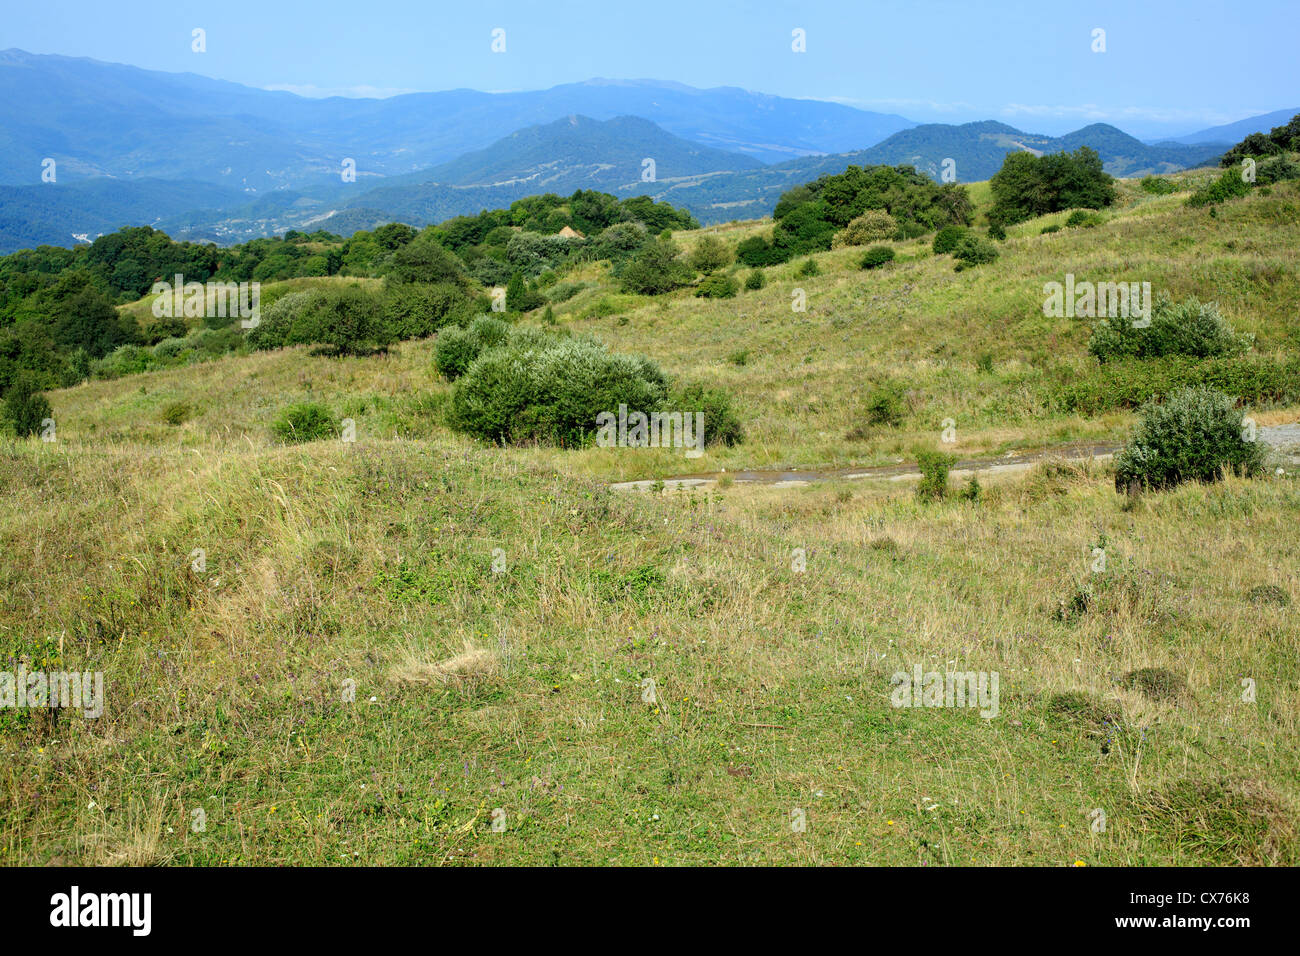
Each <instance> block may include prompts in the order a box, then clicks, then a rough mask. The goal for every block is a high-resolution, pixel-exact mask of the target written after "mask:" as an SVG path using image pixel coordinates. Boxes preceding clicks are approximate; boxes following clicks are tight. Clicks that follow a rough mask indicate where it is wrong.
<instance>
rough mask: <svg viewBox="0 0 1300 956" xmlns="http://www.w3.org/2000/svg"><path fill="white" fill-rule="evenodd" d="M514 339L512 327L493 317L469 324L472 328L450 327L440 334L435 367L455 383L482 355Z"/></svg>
mask: <svg viewBox="0 0 1300 956" xmlns="http://www.w3.org/2000/svg"><path fill="white" fill-rule="evenodd" d="M534 334H536V333H534ZM511 336H512V330H511V327H510V326H509V325H508V324H507V323H506V322H504V321H502V320H501V319H498V318H496V317H495V316H491V315H480V316H479V317H478V318H476V319H475V320H474V321H473V322H471V323H470V324H469V328H461V327H460V326H458V325H450V326H447V328H445V329H443V330H442V331H441V332H439V333H438V341H437V343H436V344H435V345H434V347H433V364H434V366H435V367H436V368H437V369H438V372H439V373H440V374H441V375H442V377H443V378H445V379H446V380H447V381H449V382H451V381H455V380H456V379H457V378H459V377H460V376H461V375H463V374H465V370H466V369H467V368H469V367H470V365H471V364H472V363H473V361H474V360H475V359H476V358H478V357H479V355H481V354H482V353H483V352H485V351H487V350H488V349H492V348H496V347H498V346H501V345H505V344H506V342H507V341H508V340H509V339H510V338H511Z"/></svg>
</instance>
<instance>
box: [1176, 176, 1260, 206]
mask: <svg viewBox="0 0 1300 956" xmlns="http://www.w3.org/2000/svg"><path fill="white" fill-rule="evenodd" d="M1249 192H1250V183H1248V182H1246V181H1245V180H1244V179H1242V178H1241V170H1239V169H1229V170H1228V171H1227V172H1225V173H1223V174H1222V175H1221V176H1219V178H1218V179H1216V180H1214V181H1213V182H1212V183H1210V184H1209V185H1208V186H1202V187H1201V188H1200V189H1198V190H1196V191H1195V192H1194V193H1192V194H1191V195H1190V196H1188V197H1187V205H1189V206H1195V207H1199V206H1212V205H1214V204H1216V203H1221V202H1225V201H1227V200H1229V199H1237V198H1239V197H1241V196H1245V195H1247V194H1248V193H1249Z"/></svg>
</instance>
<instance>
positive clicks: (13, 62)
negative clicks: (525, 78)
mask: <svg viewBox="0 0 1300 956" xmlns="http://www.w3.org/2000/svg"><path fill="white" fill-rule="evenodd" d="M572 114H580V115H584V116H590V117H593V118H595V119H602V120H603V119H612V118H614V117H617V116H642V117H645V118H647V119H649V120H651V121H652V122H654V123H656V124H657V125H659V126H660V127H662V128H663V129H665V130H667V131H668V132H670V133H672V134H674V135H676V136H680V137H682V138H683V139H687V140H690V141H692V142H695V143H699V144H701V145H704V146H709V147H712V148H715V149H725V150H729V151H733V152H739V153H743V154H746V155H748V156H752V157H754V158H756V159H759V160H762V161H767V162H773V161H780V160H785V159H789V158H792V157H795V156H804V155H810V154H816V153H831V152H840V151H843V150H846V149H854V148H859V147H861V146H863V145H870V144H871V143H876V142H879V141H880V140H882V139H884V138H885V137H886V136H889V135H890V134H891V133H895V132H897V131H898V130H900V129H904V128H906V127H908V126H911V125H913V124H912V122H911V121H910V120H907V119H904V118H903V117H901V116H894V115H892V114H883V113H871V112H867V111H864V110H858V109H854V108H852V107H849V106H842V105H840V104H837V103H825V102H820V101H817V100H796V99H785V98H783V97H778V96H767V95H764V94H761V93H750V92H747V91H745V90H740V89H736V88H734V87H719V88H716V89H711V90H700V89H694V88H692V87H689V86H683V85H681V84H675V83H663V82H658V81H653V80H629V81H615V80H590V81H588V82H586V83H571V84H567V85H564V86H557V87H554V88H552V89H549V90H538V91H530V92H522V93H480V92H477V91H474V90H449V91H446V92H441V93H411V94H407V95H405V96H395V97H391V98H389V99H383V100H375V99H345V98H342V97H331V98H329V99H308V98H305V97H300V96H296V95H294V94H292V93H285V92H271V91H267V90H257V89H253V88H250V87H246V86H241V85H239V84H237V83H227V82H224V81H221V80H212V79H207V78H206V77H201V76H196V75H194V74H190V73H179V74H178V73H160V72H154V71H149V70H141V69H137V68H136V67H131V66H123V65H120V64H112V63H102V62H99V61H97V60H90V59H84V58H76V57H64V56H47V55H36V54H31V53H26V52H24V51H22V50H5V51H3V52H0V184H11V185H19V184H24V183H36V182H38V181H39V179H40V170H41V166H40V163H41V160H42V159H44V158H46V157H51V158H53V159H55V160H56V161H57V162H58V164H59V169H60V172H61V173H63V174H64V175H65V176H67V177H69V178H73V177H81V178H84V177H89V176H96V175H109V176H117V177H119V178H133V177H144V176H152V177H159V178H168V179H198V180H206V181H210V182H217V183H221V184H222V185H226V186H231V187H233V188H237V189H243V190H247V191H249V192H250V193H259V194H260V193H265V192H267V191H269V190H273V189H278V188H294V189H298V188H302V187H304V186H308V185H313V184H321V183H326V182H328V181H330V180H333V181H339V172H340V169H341V163H342V161H343V160H344V159H345V158H351V159H354V160H355V161H356V166H357V181H358V182H366V181H374V180H377V179H379V178H381V177H388V176H395V175H400V174H402V173H408V172H413V171H415V170H419V169H427V168H428V167H430V166H433V165H436V164H438V163H444V162H447V161H449V160H452V159H455V158H456V157H458V156H462V155H464V154H465V153H467V152H471V151H474V150H480V149H483V148H485V147H487V146H489V145H490V144H492V143H493V142H495V141H496V140H498V139H500V138H501V137H503V136H508V135H510V134H511V133H513V132H515V131H516V130H520V129H523V128H526V127H530V126H535V125H539V124H545V123H551V122H553V121H555V120H557V119H561V118H563V117H565V116H569V115H572Z"/></svg>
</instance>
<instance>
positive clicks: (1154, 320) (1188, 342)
mask: <svg viewBox="0 0 1300 956" xmlns="http://www.w3.org/2000/svg"><path fill="white" fill-rule="evenodd" d="M1253 344H1254V337H1253V336H1251V335H1249V334H1240V335H1239V334H1238V333H1236V332H1234V331H1233V329H1232V326H1231V325H1229V324H1228V321H1227V320H1226V319H1224V317H1223V316H1222V314H1220V312H1219V307H1218V306H1217V305H1214V304H1213V303H1202V302H1199V301H1197V300H1196V299H1195V298H1190V299H1187V300H1185V301H1183V302H1180V303H1177V304H1175V303H1174V302H1173V301H1172V300H1171V299H1170V298H1169V296H1168V295H1167V294H1165V293H1161V294H1160V295H1159V296H1158V297H1157V299H1156V301H1155V304H1154V305H1152V307H1151V324H1150V325H1148V326H1146V327H1141V328H1134V326H1133V320H1132V319H1125V318H1116V319H1102V320H1101V321H1099V322H1098V323H1097V324H1096V325H1094V326H1093V330H1092V337H1091V338H1090V339H1089V340H1088V351H1089V352H1091V353H1092V354H1093V355H1095V356H1096V357H1097V361H1099V362H1108V361H1111V360H1113V359H1117V358H1159V357H1161V356H1165V355H1190V356H1194V357H1196V358H1211V357H1215V356H1221V355H1235V354H1240V353H1242V352H1245V351H1248V350H1249V349H1250V348H1251V346H1252V345H1253Z"/></svg>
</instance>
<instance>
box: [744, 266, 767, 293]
mask: <svg viewBox="0 0 1300 956" xmlns="http://www.w3.org/2000/svg"><path fill="white" fill-rule="evenodd" d="M766 284H767V280H766V279H765V278H764V277H763V270H762V269H751V270H750V273H749V275H747V276H745V288H746V289H748V290H749V291H750V292H757V291H758V290H759V289H761V288H763V286H765V285H766Z"/></svg>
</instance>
